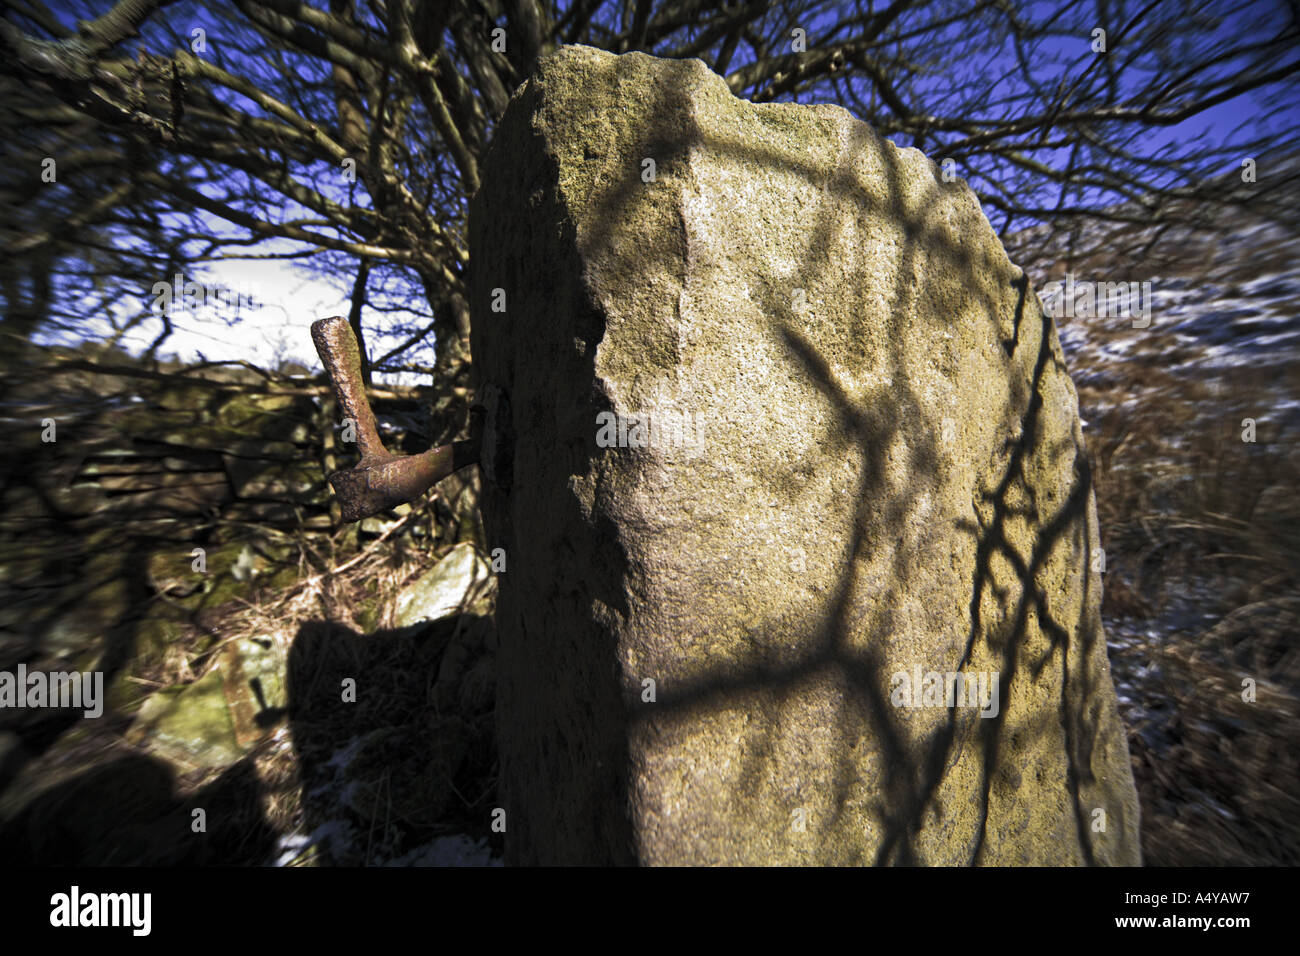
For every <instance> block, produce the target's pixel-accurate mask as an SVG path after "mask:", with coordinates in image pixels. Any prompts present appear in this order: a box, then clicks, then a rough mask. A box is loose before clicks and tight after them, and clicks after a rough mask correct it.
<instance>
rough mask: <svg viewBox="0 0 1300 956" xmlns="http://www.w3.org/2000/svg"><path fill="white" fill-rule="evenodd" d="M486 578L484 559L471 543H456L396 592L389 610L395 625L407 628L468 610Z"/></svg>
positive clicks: (486, 569) (486, 568)
mask: <svg viewBox="0 0 1300 956" xmlns="http://www.w3.org/2000/svg"><path fill="white" fill-rule="evenodd" d="M488 577H489V573H488V565H487V562H486V561H484V560H483V558H482V557H481V556H480V555H479V553H478V551H477V550H475V548H474V546H473V545H472V544H468V543H466V544H459V545H457V546H456V547H454V548H452V549H451V551H449V552H448V553H447V555H446V557H444V558H443V559H442V560H441V561H439V562H438V563H437V564H436V565H434V566H433V568H432V569H431V570H429V571H426V572H425V573H424V574H423V575H421V576H420V577H418V578H416V580H415V581H414V582H412V583H411V584H408V585H407V586H406V587H404V588H403V589H402V590H401V591H400V592H399V593H398V595H397V600H396V602H395V603H394V608H395V610H394V612H393V621H394V624H395V626H397V627H409V626H411V625H413V624H419V623H421V622H424V621H436V620H438V619H439V618H443V617H447V616H449V615H451V614H457V613H460V612H462V611H465V610H468V609H469V607H470V606H471V605H473V604H474V603H475V601H476V600H477V599H478V597H479V594H480V592H481V590H482V588H483V586H484V585H485V584H486V583H487V581H488Z"/></svg>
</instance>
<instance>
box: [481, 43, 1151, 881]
mask: <svg viewBox="0 0 1300 956" xmlns="http://www.w3.org/2000/svg"><path fill="white" fill-rule="evenodd" d="M647 160H653V168H651V164H650V163H647V162H646V161H647ZM482 182H483V186H482V188H481V189H480V191H479V193H478V194H477V195H476V196H475V198H474V200H473V203H472V206H471V213H470V249H471V261H472V262H473V269H472V287H471V294H472V308H473V312H474V321H473V338H472V348H473V363H474V369H475V375H476V377H477V379H478V381H477V382H476V385H477V386H478V388H479V389H480V394H483V393H484V391H485V390H487V391H490V390H493V389H495V390H497V391H498V393H499V394H500V396H502V397H503V399H504V401H499V402H497V403H495V405H496V407H497V408H498V409H507V410H508V412H507V414H505V415H499V417H498V419H497V420H495V421H492V422H489V423H487V425H488V428H489V429H490V430H491V432H492V434H493V436H494V442H496V443H497V444H498V446H499V445H500V444H502V443H506V444H509V445H511V448H510V449H509V450H508V451H506V450H503V449H502V448H500V447H496V448H494V449H493V450H492V460H493V463H494V466H495V465H497V464H499V463H501V462H509V472H510V473H509V474H508V475H497V476H496V478H495V480H494V481H490V482H487V481H485V482H484V485H485V487H484V495H483V508H484V515H485V523H486V529H487V539H488V547H489V548H496V547H502V548H504V549H505V552H506V555H507V556H508V571H507V573H504V574H501V575H500V576H499V595H498V611H497V613H498V626H499V628H500V647H499V650H498V652H497V671H498V701H497V720H498V725H499V732H500V748H501V754H500V761H501V763H500V766H501V796H500V799H501V801H502V804H501V805H502V806H503V808H504V809H505V810H506V812H507V817H508V821H509V823H508V827H507V832H506V858H507V861H508V862H513V863H608V862H621V863H636V862H639V863H651V864H706V863H707V864H856V863H917V864H1086V863H1101V864H1136V863H1137V862H1138V861H1139V844H1138V831H1137V827H1138V805H1137V798H1136V793H1135V790H1134V786H1133V780H1132V775H1131V772H1130V768H1129V756H1128V748H1127V744H1126V741H1125V734H1124V729H1123V727H1122V726H1121V724H1120V721H1119V717H1118V713H1117V708H1116V701H1115V694H1114V689H1113V686H1112V682H1111V677H1110V671H1109V665H1108V662H1107V659H1106V643H1105V640H1104V635H1103V632H1102V627H1101V623H1100V618H1099V614H1098V598H1099V595H1100V589H1101V585H1100V578H1099V576H1098V575H1097V574H1095V573H1094V572H1092V571H1091V570H1090V567H1091V562H1090V556H1091V554H1092V552H1093V549H1095V548H1097V547H1098V543H1099V538H1098V530H1097V521H1096V517H1095V509H1094V502H1093V491H1092V484H1091V477H1090V476H1091V472H1090V469H1089V464H1088V460H1087V457H1086V452H1085V448H1084V444H1083V439H1082V433H1081V430H1080V426H1079V420H1078V412H1077V400H1076V396H1075V392H1074V388H1073V385H1072V384H1071V382H1070V379H1069V376H1068V374H1067V372H1066V369H1065V364H1064V360H1063V357H1062V354H1061V350H1060V346H1059V343H1058V340H1057V334H1056V329H1055V327H1054V325H1053V323H1052V321H1051V319H1050V318H1049V317H1047V316H1046V315H1044V314H1043V312H1042V310H1041V308H1040V307H1039V305H1038V300H1037V298H1036V296H1035V295H1034V292H1033V290H1032V289H1031V288H1030V287H1029V283H1028V282H1027V280H1026V278H1025V276H1024V274H1023V272H1022V271H1021V270H1020V269H1018V268H1017V267H1015V266H1014V265H1012V263H1011V262H1010V261H1009V260H1008V259H1007V256H1006V253H1005V252H1004V250H1003V249H1002V247H1001V245H1000V243H999V242H998V239H997V237H996V235H995V234H994V231H993V229H992V228H991V227H990V225H989V223H988V221H987V220H986V218H985V217H984V214H983V212H982V211H981V209H980V206H979V203H978V201H977V199H976V198H975V196H974V194H973V193H972V192H971V191H970V190H969V188H968V187H967V186H966V185H965V183H963V182H960V181H959V182H953V183H945V182H944V181H943V179H942V177H941V175H940V171H939V169H938V168H937V167H936V166H935V164H934V163H933V162H931V161H930V160H929V159H927V158H926V157H925V156H924V155H922V154H921V153H920V152H918V151H917V150H914V149H902V150H900V149H897V148H896V147H895V146H894V145H893V144H891V143H889V142H887V141H885V140H883V139H881V138H880V137H879V136H878V135H877V134H876V133H875V132H874V131H873V130H872V129H871V128H869V127H868V126H866V125H864V124H863V123H860V122H858V121H856V120H855V119H853V117H852V116H851V115H850V114H849V113H847V112H846V111H845V110H843V109H841V108H839V107H835V106H797V105H790V104H767V105H753V104H750V103H747V102H744V101H741V100H738V99H735V98H733V97H732V96H731V94H730V92H729V91H728V89H727V86H726V84H725V83H724V81H723V80H722V79H721V78H719V77H718V76H716V75H714V74H712V73H711V72H710V71H709V70H708V69H707V68H706V67H705V66H704V65H703V64H702V63H701V62H699V61H698V60H689V61H676V60H661V59H654V58H651V57H647V56H644V55H642V54H639V53H632V54H628V55H625V56H613V55H610V54H606V53H603V52H598V51H595V50H592V49H587V48H583V47H566V48H563V49H561V50H560V51H558V52H557V53H556V54H554V55H553V56H551V57H548V58H546V59H544V60H543V61H542V62H541V63H540V64H539V66H538V68H537V71H536V73H535V74H534V76H533V77H532V78H530V79H529V80H528V81H527V82H526V83H525V84H524V85H523V86H522V87H520V89H519V90H518V91H517V92H516V94H515V96H514V97H513V99H512V100H511V103H510V106H509V108H508V110H507V111H506V113H505V115H504V117H503V118H502V120H501V123H500V125H499V127H498V128H497V131H496V134H495V141H494V143H493V145H492V146H491V148H490V149H489V151H488V153H487V155H486V157H485V159H484V163H483V166H482ZM498 290H499V291H498ZM647 415H648V416H649V422H648V423H647V422H646V420H645V419H644V418H641V417H638V416H647ZM611 441H612V443H613V447H609V445H610V443H611ZM950 672H952V673H960V674H961V675H962V678H963V684H962V690H963V691H964V690H965V688H966V683H965V682H966V681H967V680H969V681H972V682H975V685H976V687H977V688H979V687H981V686H982V688H983V690H984V691H985V692H986V694H987V696H986V697H985V698H982V699H981V698H976V699H974V700H972V699H971V698H970V697H968V696H966V694H965V693H963V696H962V701H961V703H962V704H963V705H964V706H952V707H948V706H945V705H944V704H945V695H946V689H943V688H944V684H943V683H942V681H943V680H944V678H943V677H942V675H946V674H948V673H950ZM932 675H934V676H932ZM981 676H982V677H983V680H984V683H983V685H980V684H979V681H980V678H981ZM917 678H919V680H918V679H917ZM948 683H952V681H949V682H948ZM914 684H915V685H917V686H912V685H914ZM936 688H941V691H940V692H939V693H936V692H935V691H936ZM956 689H957V688H956V687H955V686H954V687H953V690H954V691H955V690H956ZM994 689H996V690H997V693H998V696H997V697H996V698H994V697H993V696H992V695H993V691H994ZM954 698H955V695H954ZM927 704H929V705H930V706H927ZM972 704H974V705H975V706H972ZM980 704H984V705H985V706H983V707H981V706H979V705H980ZM981 713H983V714H987V716H983V717H981V716H979V715H980V714H981Z"/></svg>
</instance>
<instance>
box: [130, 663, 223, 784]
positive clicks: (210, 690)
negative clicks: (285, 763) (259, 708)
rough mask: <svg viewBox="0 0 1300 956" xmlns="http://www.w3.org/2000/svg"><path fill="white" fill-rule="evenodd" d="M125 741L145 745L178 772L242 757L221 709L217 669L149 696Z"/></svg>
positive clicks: (220, 686) (209, 767)
mask: <svg viewBox="0 0 1300 956" xmlns="http://www.w3.org/2000/svg"><path fill="white" fill-rule="evenodd" d="M127 739H128V740H129V741H131V742H133V743H143V742H147V743H148V744H149V747H150V749H151V750H153V751H154V752H156V753H157V754H159V755H160V756H162V757H165V758H166V759H167V760H169V761H170V762H172V763H174V764H177V765H178V766H179V767H181V768H183V769H198V768H203V769H213V768H218V767H223V766H225V765H227V764H232V763H234V762H235V761H236V760H238V759H239V758H240V757H241V756H243V753H244V750H243V748H242V747H241V746H240V743H239V741H238V739H237V738H236V735H235V725H234V722H233V721H232V719H231V716H230V710H229V709H228V707H227V705H226V696H225V681H224V679H223V676H222V673H221V670H220V668H213V669H212V670H210V671H208V672H207V673H206V674H204V675H203V676H202V677H200V678H199V679H198V680H196V681H195V682H194V683H192V684H186V685H185V686H183V687H168V688H165V689H163V690H160V691H158V692H157V693H156V694H154V695H153V696H151V697H150V698H149V699H148V700H146V701H145V702H144V704H142V705H141V707H140V713H139V715H138V716H137V718H136V720H135V723H133V724H132V725H131V728H130V730H129V731H128V732H127Z"/></svg>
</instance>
